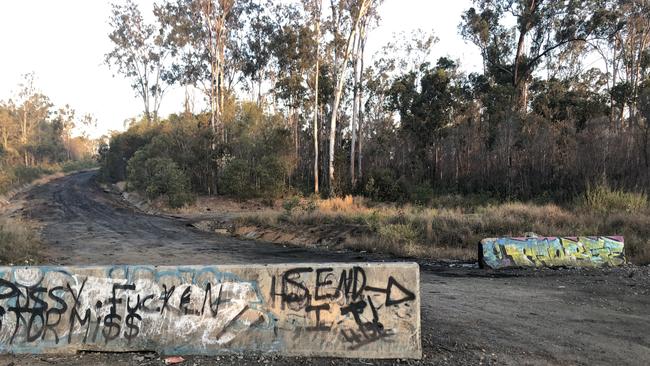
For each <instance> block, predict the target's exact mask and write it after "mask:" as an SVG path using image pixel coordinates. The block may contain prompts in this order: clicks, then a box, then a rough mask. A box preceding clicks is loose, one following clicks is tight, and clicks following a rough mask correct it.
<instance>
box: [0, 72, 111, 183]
mask: <svg viewBox="0 0 650 366" xmlns="http://www.w3.org/2000/svg"><path fill="white" fill-rule="evenodd" d="M34 78H35V77H34V74H33V73H32V74H26V75H24V80H23V82H22V83H21V84H20V85H19V90H18V92H17V93H16V96H15V98H13V99H9V100H8V101H0V194H2V193H5V192H6V191H8V190H9V189H12V188H14V187H16V186H18V185H21V184H25V183H29V182H30V181H32V180H34V179H36V178H38V177H39V176H41V175H43V174H48V173H52V172H55V171H60V170H73V169H75V168H77V167H83V166H86V165H92V161H91V159H92V157H93V156H94V155H96V151H97V147H98V145H97V143H96V142H95V141H93V140H91V139H90V138H88V137H87V136H75V137H73V136H72V133H73V129H74V128H75V126H81V125H92V124H94V123H95V120H94V117H92V116H91V115H84V116H81V117H77V116H76V114H75V111H74V109H72V108H71V107H70V106H69V105H65V106H63V107H61V108H58V109H57V108H55V107H54V105H53V104H52V102H51V101H50V99H49V98H48V97H47V96H46V95H44V94H43V93H41V92H40V91H39V90H38V89H37V88H36V86H35V84H34ZM79 162H83V163H84V164H80V163H79Z"/></svg>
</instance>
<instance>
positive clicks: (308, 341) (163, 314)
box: [0, 263, 422, 358]
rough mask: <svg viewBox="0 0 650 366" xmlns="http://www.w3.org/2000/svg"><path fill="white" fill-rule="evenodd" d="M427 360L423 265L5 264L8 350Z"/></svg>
mask: <svg viewBox="0 0 650 366" xmlns="http://www.w3.org/2000/svg"><path fill="white" fill-rule="evenodd" d="M81 350H92V351H118V352H123V351H145V350H149V351H156V352H159V353H161V354H167V355H171V354H205V355H213V354H220V353H232V352H258V353H276V354H281V355H289V356H293V355H300V356H337V357H363V358H420V357H421V354H422V351H421V344H420V297H419V267H418V265H417V264H414V263H376V264H368V263H364V264H341V263H336V264H291V265H268V266H263V265H243V266H178V267H153V266H110V267H0V352H3V353H74V352H77V351H81Z"/></svg>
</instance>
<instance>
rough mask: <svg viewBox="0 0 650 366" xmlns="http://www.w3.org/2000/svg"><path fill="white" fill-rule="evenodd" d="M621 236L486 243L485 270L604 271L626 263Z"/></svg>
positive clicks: (481, 248)
mask: <svg viewBox="0 0 650 366" xmlns="http://www.w3.org/2000/svg"><path fill="white" fill-rule="evenodd" d="M623 249H624V240H623V237H622V236H579V237H526V238H508V237H505V238H494V239H483V240H482V241H481V243H480V244H479V263H480V264H481V266H483V267H489V268H494V269H498V268H508V267H560V266H566V267H602V266H619V265H621V264H623V263H625V254H624V251H623Z"/></svg>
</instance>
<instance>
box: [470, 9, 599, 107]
mask: <svg viewBox="0 0 650 366" xmlns="http://www.w3.org/2000/svg"><path fill="white" fill-rule="evenodd" d="M473 2H474V7H472V8H470V9H468V10H467V11H465V12H464V13H463V15H462V22H461V24H460V31H461V34H462V36H463V37H464V38H465V39H467V40H469V41H471V42H473V43H474V44H475V45H476V46H478V47H479V48H480V49H481V54H482V56H483V62H484V67H485V71H486V73H489V74H490V75H491V76H492V77H493V78H494V79H495V81H496V82H497V83H509V84H510V85H511V86H512V87H513V89H514V93H515V105H516V109H517V110H519V111H521V112H525V111H526V109H527V107H528V86H529V84H530V82H531V80H532V77H533V75H534V72H535V71H536V69H538V67H539V66H540V64H541V63H542V61H543V60H544V58H545V57H550V56H553V55H556V54H557V53H558V52H561V51H563V50H564V49H566V48H568V47H572V46H575V44H576V43H581V44H585V43H586V42H588V41H589V39H590V36H591V31H592V28H591V22H590V20H591V17H592V16H593V8H592V6H589V5H590V4H587V3H590V2H585V1H577V0H560V1H551V0H474V1H473ZM513 21H514V24H511V23H513Z"/></svg>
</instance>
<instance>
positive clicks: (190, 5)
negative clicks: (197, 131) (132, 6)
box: [154, 0, 247, 139]
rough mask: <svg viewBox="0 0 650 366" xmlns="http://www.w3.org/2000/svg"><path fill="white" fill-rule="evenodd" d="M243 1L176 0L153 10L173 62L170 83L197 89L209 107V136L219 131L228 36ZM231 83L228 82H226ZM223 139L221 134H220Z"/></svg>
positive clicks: (228, 56) (228, 72) (229, 72)
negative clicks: (172, 56) (171, 53)
mask: <svg viewBox="0 0 650 366" xmlns="http://www.w3.org/2000/svg"><path fill="white" fill-rule="evenodd" d="M246 3H247V1H245V0H176V1H168V2H165V3H163V4H161V5H156V6H155V7H154V13H155V15H156V17H157V18H158V20H159V22H160V23H161V24H162V26H163V29H164V31H163V34H165V35H166V39H167V41H168V42H169V45H170V47H171V49H172V52H173V55H174V62H173V65H172V67H171V69H170V72H169V73H167V74H166V75H167V76H166V77H167V79H168V80H169V81H170V82H174V83H179V84H182V85H193V86H196V87H199V88H200V89H201V90H202V91H203V92H204V94H205V95H206V98H207V100H208V104H209V106H210V126H211V128H212V131H213V133H217V132H223V121H222V113H223V112H224V106H225V100H226V94H227V93H228V90H227V89H228V86H229V85H228V84H229V83H228V79H229V78H232V77H233V75H234V73H235V70H233V67H232V65H233V62H232V59H231V58H232V55H233V53H232V52H231V51H232V50H230V49H229V47H231V46H232V44H233V42H232V40H231V34H232V30H233V29H237V28H238V27H240V22H239V17H240V16H241V14H242V12H243V11H244V10H245V9H246V6H245V5H246ZM230 80H232V79H230ZM222 137H223V138H224V139H225V135H224V134H223V133H222Z"/></svg>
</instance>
